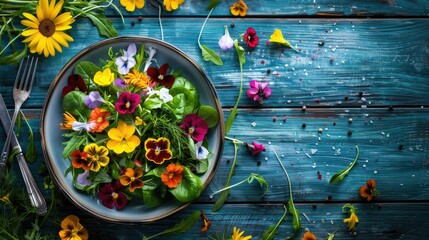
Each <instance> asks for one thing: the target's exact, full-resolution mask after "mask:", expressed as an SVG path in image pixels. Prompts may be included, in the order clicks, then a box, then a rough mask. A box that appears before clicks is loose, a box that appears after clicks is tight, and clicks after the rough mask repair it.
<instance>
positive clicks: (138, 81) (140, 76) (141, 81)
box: [124, 69, 151, 89]
mask: <svg viewBox="0 0 429 240" xmlns="http://www.w3.org/2000/svg"><path fill="white" fill-rule="evenodd" d="M132 71H133V72H132V73H131V72H130V73H128V74H127V75H126V76H125V79H124V82H125V83H126V84H128V85H135V86H137V87H139V88H141V89H145V88H147V87H149V85H150V83H151V80H150V77H149V76H147V75H146V74H145V73H142V72H139V71H137V70H135V69H133V70H132Z"/></svg>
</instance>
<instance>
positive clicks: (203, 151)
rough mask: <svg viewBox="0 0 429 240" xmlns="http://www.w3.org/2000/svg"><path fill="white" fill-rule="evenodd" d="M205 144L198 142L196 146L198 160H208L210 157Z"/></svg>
mask: <svg viewBox="0 0 429 240" xmlns="http://www.w3.org/2000/svg"><path fill="white" fill-rule="evenodd" d="M202 144H203V142H202V141H201V142H197V143H196V144H195V153H196V157H197V159H198V160H203V159H206V158H207V156H208V155H209V150H207V148H205V147H203V146H202Z"/></svg>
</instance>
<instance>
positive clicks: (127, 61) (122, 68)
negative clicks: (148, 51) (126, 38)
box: [115, 43, 137, 74]
mask: <svg viewBox="0 0 429 240" xmlns="http://www.w3.org/2000/svg"><path fill="white" fill-rule="evenodd" d="M136 53H137V47H136V44H135V43H131V44H130V45H129V46H128V49H127V50H126V51H125V50H124V55H123V56H121V57H117V58H116V61H115V63H116V65H117V66H118V72H119V73H120V74H127V73H129V72H130V69H131V68H132V67H134V65H136V60H135V59H134V55H136Z"/></svg>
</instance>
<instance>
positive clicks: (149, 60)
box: [143, 47, 156, 72]
mask: <svg viewBox="0 0 429 240" xmlns="http://www.w3.org/2000/svg"><path fill="white" fill-rule="evenodd" d="M148 48H149V49H148V50H147V51H145V52H146V54H147V58H146V63H145V64H144V69H143V72H146V71H147V69H148V68H149V66H150V65H151V64H152V62H153V61H154V58H153V57H154V56H155V53H156V49H155V48H153V47H148Z"/></svg>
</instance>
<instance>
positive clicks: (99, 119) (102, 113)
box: [89, 108, 110, 133]
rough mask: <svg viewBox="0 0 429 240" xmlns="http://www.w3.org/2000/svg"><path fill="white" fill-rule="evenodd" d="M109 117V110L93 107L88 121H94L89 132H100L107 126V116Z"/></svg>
mask: <svg viewBox="0 0 429 240" xmlns="http://www.w3.org/2000/svg"><path fill="white" fill-rule="evenodd" d="M108 117H110V112H109V111H108V110H104V109H101V108H94V110H92V111H91V114H90V115H89V122H90V123H95V125H94V127H93V128H92V129H91V132H98V133H99V132H102V131H103V130H104V129H105V128H106V127H108V126H109V121H107V118H108Z"/></svg>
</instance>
